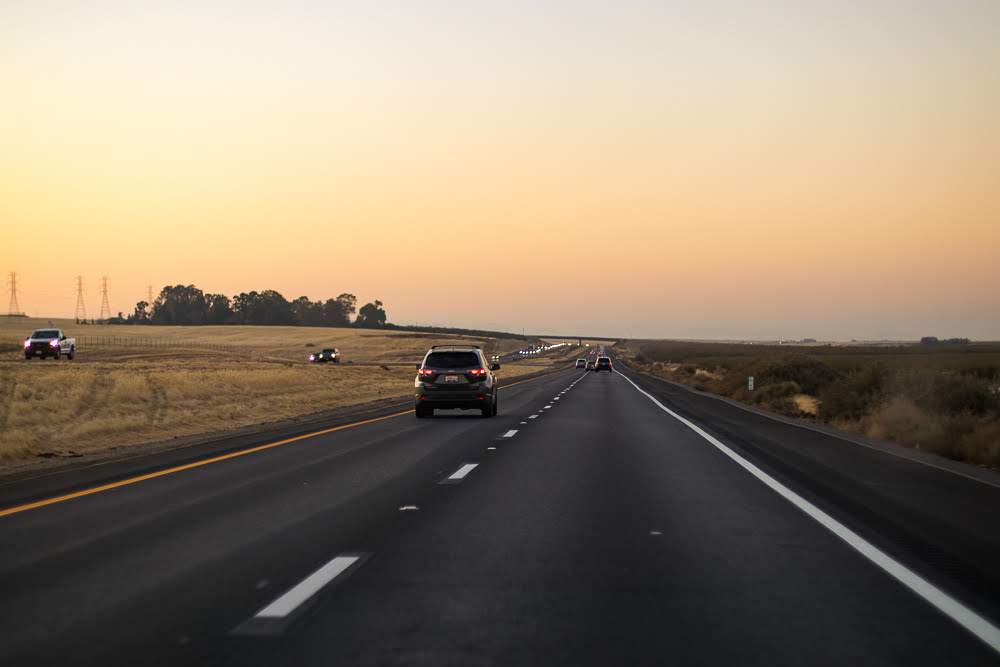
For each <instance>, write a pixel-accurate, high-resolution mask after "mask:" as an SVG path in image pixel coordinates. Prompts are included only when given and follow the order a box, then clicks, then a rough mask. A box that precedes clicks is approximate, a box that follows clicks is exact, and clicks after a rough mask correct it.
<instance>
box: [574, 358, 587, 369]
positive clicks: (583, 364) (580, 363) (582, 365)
mask: <svg viewBox="0 0 1000 667" xmlns="http://www.w3.org/2000/svg"><path fill="white" fill-rule="evenodd" d="M576 367H577V368H586V367H587V360H586V359H577V360H576Z"/></svg>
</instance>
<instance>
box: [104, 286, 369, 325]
mask: <svg viewBox="0 0 1000 667" xmlns="http://www.w3.org/2000/svg"><path fill="white" fill-rule="evenodd" d="M357 302H358V300H357V297H355V296H354V295H353V294H347V293H344V294H341V295H340V296H338V297H337V298H335V299H327V300H325V301H322V300H321V301H310V300H309V299H308V298H307V297H304V296H300V297H299V298H297V299H294V300H292V301H289V300H288V299H286V298H285V297H284V296H282V295H281V294H280V293H279V292H276V291H275V290H263V291H261V292H257V291H253V292H241V293H239V294H237V295H236V296H234V297H232V298H229V297H228V296H226V295H225V294H212V293H205V292H203V291H201V290H200V289H198V288H197V287H195V286H194V285H168V286H166V287H164V288H163V289H162V290H160V294H159V296H157V297H156V298H155V299H153V303H147V302H146V301H139V302H138V303H136V304H135V309H134V310H133V312H132V313H130V314H129V315H127V316H123V315H122V313H119V314H118V317H117V318H112V320H110V321H111V322H112V323H120V324H182V325H184V324H194V325H198V324H263V325H271V324H274V325H278V324H283V325H297V326H312V327H338V326H339V327H343V326H351V325H354V326H359V327H368V328H381V327H384V326H386V314H385V308H384V307H383V304H382V302H381V301H378V300H375V301H373V302H370V303H366V304H365V305H363V306H361V308H357ZM352 316H354V320H353V321H352V320H351V317H352Z"/></svg>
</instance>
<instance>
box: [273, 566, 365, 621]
mask: <svg viewBox="0 0 1000 667" xmlns="http://www.w3.org/2000/svg"><path fill="white" fill-rule="evenodd" d="M359 559H360V556H337V557H335V558H334V559H333V560H331V561H330V562H329V563H327V564H326V565H324V566H323V567H321V568H319V569H318V570H316V571H315V572H313V573H312V574H310V575H309V576H308V577H306V578H305V579H303V580H302V581H300V582H299V583H298V584H296V585H295V586H292V587H291V588H290V589H288V590H287V591H285V593H284V594H283V595H281V596H280V597H279V598H278V599H277V600H275V601H274V602H272V603H271V604H269V605H267V606H266V607H264V608H263V609H261V610H260V611H258V612H257V613H256V614H254V618H285V617H286V616H288V615H289V614H291V613H292V612H293V611H295V609H296V608H298V606H299V605H301V604H302V603H303V602H305V601H306V600H308V599H309V598H311V597H312V596H313V595H315V594H316V593H317V592H318V591H319V590H320V589H321V588H323V587H324V586H326V585H327V584H329V583H330V582H331V581H333V580H334V579H336V578H337V577H339V576H340V575H341V574H343V573H344V571H345V570H346V569H347V568H349V567H350V566H352V565H354V564H355V563H356V562H358V560H359Z"/></svg>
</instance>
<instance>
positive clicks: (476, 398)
mask: <svg viewBox="0 0 1000 667" xmlns="http://www.w3.org/2000/svg"><path fill="white" fill-rule="evenodd" d="M414 398H415V399H416V402H417V405H425V406H427V407H429V408H462V409H466V410H470V409H474V408H481V407H483V405H487V404H488V403H489V402H490V401H491V400H492V398H493V393H492V392H491V391H490V390H489V389H488V388H486V387H479V388H477V389H460V390H454V389H436V388H434V389H432V388H427V389H424V388H421V389H418V390H417V391H416V393H415V396H414Z"/></svg>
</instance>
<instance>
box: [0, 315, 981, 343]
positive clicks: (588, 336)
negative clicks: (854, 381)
mask: <svg viewBox="0 0 1000 667" xmlns="http://www.w3.org/2000/svg"><path fill="white" fill-rule="evenodd" d="M0 318H2V319H6V320H17V319H25V320H47V321H55V320H68V321H74V322H75V318H74V317H73V316H67V315H37V316H36V315H31V314H25V315H23V316H9V315H0ZM94 319H96V318H94ZM87 320H88V321H91V318H90V317H88V318H87ZM388 324H390V325H392V327H396V328H400V329H409V328H442V329H463V330H469V331H471V330H479V331H487V332H490V331H492V332H497V333H503V334H514V335H523V336H525V337H531V338H582V339H584V340H665V341H676V342H689V343H778V344H788V345H794V344H800V345H807V346H808V345H823V344H827V343H831V344H851V343H859V344H869V343H919V342H920V339H921V338H923V337H924V336H934V337H936V338H939V339H941V340H942V341H944V340H947V339H951V338H968V339H969V342H970V343H974V344H986V343H1000V338H997V339H989V338H986V339H980V338H972V337H970V336H961V335H947V336H945V335H940V334H934V333H927V334H923V335H920V336H911V337H899V338H857V337H855V338H828V337H820V336H801V337H798V338H794V337H787V336H786V337H781V336H775V337H772V338H767V337H762V338H741V337H732V336H730V337H718V338H711V337H692V336H667V335H657V336H635V337H628V336H619V335H611V334H600V333H597V334H594V333H582V334H581V333H568V332H565V331H564V332H561V333H560V332H558V331H555V330H552V331H527V330H526V331H524V332H523V334H522V332H521V331H513V330H509V329H496V328H491V327H481V326H461V325H443V324H434V323H432V322H426V323H424V322H421V323H414V322H406V323H403V322H393V321H392V319H391V318H390V320H389V322H388ZM79 326H87V327H89V326H107V325H105V324H103V323H95V324H90V323H88V324H82V323H81V324H80V325H79ZM118 326H131V325H118ZM135 326H136V327H137V328H138V329H139V330H141V328H144V327H150V326H182V327H191V328H198V327H209V326H223V327H229V326H257V327H271V326H296V327H305V328H321V329H322V328H329V329H338V328H349V327H336V326H320V327H314V326H309V325H302V324H299V325H295V324H281V325H269V324H243V325H240V324H214V325H213V324H184V325H169V324H168V325H155V324H142V325H135ZM808 339H813V341H812V342H807V341H808Z"/></svg>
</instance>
